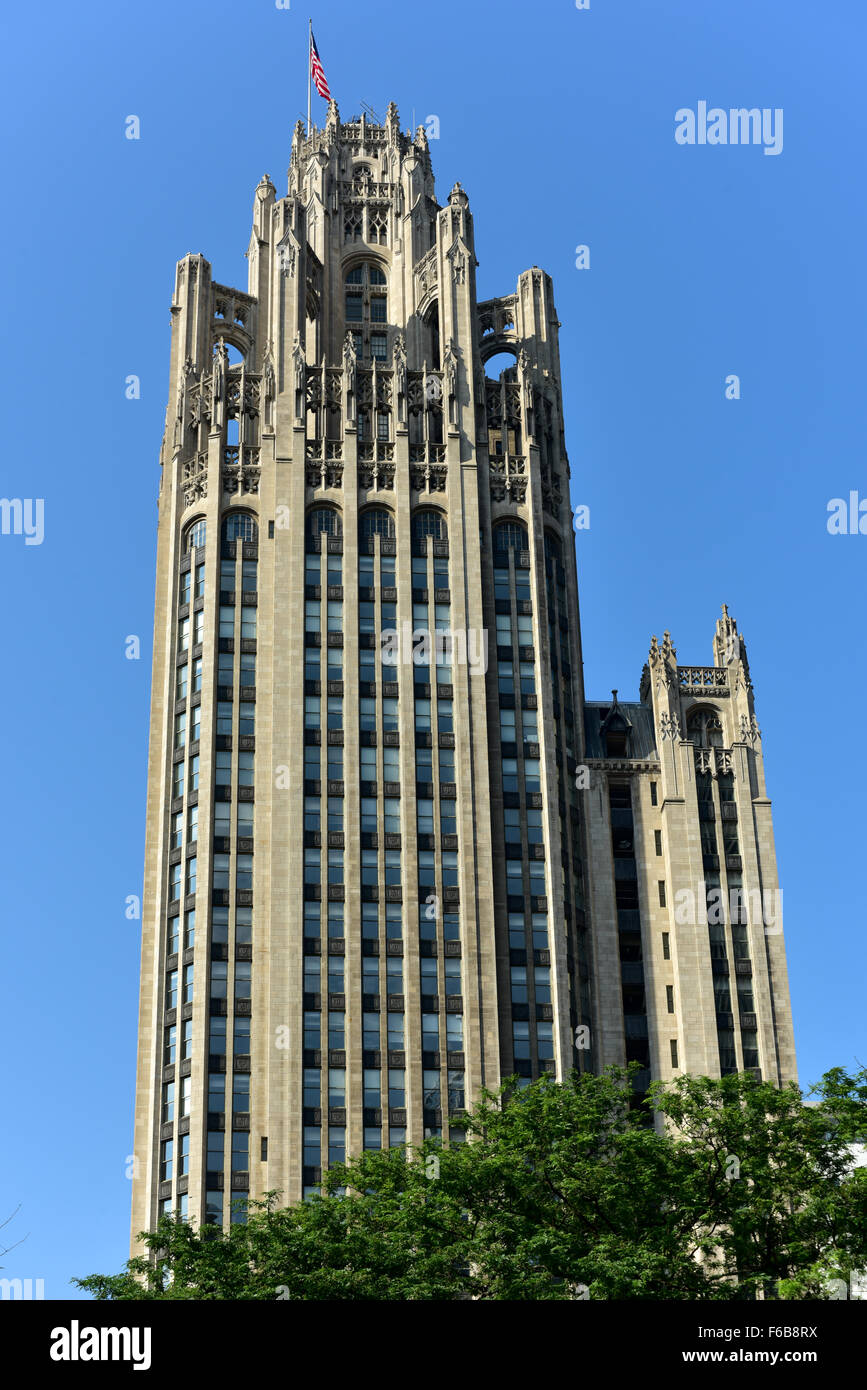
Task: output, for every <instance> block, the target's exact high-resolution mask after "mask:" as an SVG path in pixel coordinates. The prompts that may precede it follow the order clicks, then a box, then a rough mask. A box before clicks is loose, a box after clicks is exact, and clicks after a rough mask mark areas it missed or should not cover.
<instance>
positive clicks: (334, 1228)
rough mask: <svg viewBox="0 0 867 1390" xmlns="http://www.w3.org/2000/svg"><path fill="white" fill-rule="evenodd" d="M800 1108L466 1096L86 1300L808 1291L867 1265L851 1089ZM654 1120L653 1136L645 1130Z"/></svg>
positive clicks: (578, 1090)
mask: <svg viewBox="0 0 867 1390" xmlns="http://www.w3.org/2000/svg"><path fill="white" fill-rule="evenodd" d="M819 1092H820V1099H819V1101H818V1102H817V1103H816V1104H814V1105H805V1104H804V1102H803V1099H802V1097H801V1093H800V1092H799V1091H798V1089H797V1087H795V1086H791V1087H787V1088H784V1089H783V1090H777V1089H776V1088H775V1087H773V1086H771V1085H770V1084H768V1083H762V1082H758V1081H756V1080H755V1079H754V1078H753V1077H752V1076H749V1075H747V1076H736V1077H725V1078H723V1079H722V1080H709V1079H707V1078H702V1077H698V1078H696V1077H681V1078H678V1079H677V1080H676V1081H675V1082H673V1083H670V1084H668V1085H661V1084H658V1083H657V1084H656V1085H654V1086H653V1087H651V1091H650V1094H649V1098H648V1102H647V1103H645V1104H644V1105H643V1106H638V1107H636V1106H635V1104H634V1097H632V1096H631V1093H630V1087H629V1077H628V1073H627V1072H626V1071H622V1070H619V1069H616V1068H612V1069H610V1070H609V1071H608V1072H606V1073H605V1074H604V1075H603V1076H579V1075H577V1074H575V1075H573V1076H572V1077H571V1078H570V1079H569V1080H568V1081H566V1082H564V1083H562V1084H558V1083H555V1082H554V1081H552V1080H551V1079H550V1078H542V1079H541V1080H539V1081H537V1082H534V1083H533V1084H532V1085H531V1086H528V1087H526V1088H525V1089H522V1090H519V1089H516V1088H515V1085H514V1083H512V1084H510V1085H505V1086H504V1087H503V1088H501V1090H500V1091H498V1092H496V1093H490V1092H486V1093H484V1094H483V1095H482V1097H481V1099H480V1100H479V1102H478V1104H477V1105H476V1107H475V1109H474V1110H473V1111H472V1112H471V1113H470V1114H469V1115H468V1116H467V1118H466V1122H465V1123H466V1131H467V1141H468V1142H466V1143H463V1144H458V1145H453V1146H451V1147H450V1148H448V1149H442V1148H440V1147H439V1146H438V1145H436V1144H434V1143H431V1142H429V1143H427V1144H425V1145H424V1146H423V1147H422V1148H421V1149H420V1150H418V1151H417V1152H416V1153H415V1154H413V1155H411V1156H410V1155H407V1154H405V1153H404V1152H403V1150H395V1149H393V1150H388V1151H384V1152H365V1153H362V1154H360V1155H358V1157H356V1158H353V1159H350V1160H349V1161H348V1162H347V1163H346V1164H345V1165H340V1166H338V1167H335V1168H334V1169H332V1170H330V1171H329V1172H328V1173H327V1174H326V1176H325V1182H324V1189H323V1194H322V1195H321V1196H318V1195H317V1196H315V1197H313V1198H312V1199H311V1200H309V1201H307V1202H304V1203H301V1204H298V1205H296V1206H294V1207H290V1208H285V1207H282V1208H281V1207H279V1206H278V1205H277V1194H271V1195H270V1196H269V1197H268V1199H267V1200H265V1201H264V1202H261V1203H251V1205H250V1210H249V1213H248V1219H247V1221H246V1222H243V1223H234V1224H232V1225H231V1226H230V1227H229V1228H228V1229H227V1230H225V1231H223V1230H221V1229H219V1228H215V1227H213V1226H205V1227H202V1228H195V1227H193V1226H192V1225H190V1224H188V1223H187V1222H185V1221H183V1220H180V1219H177V1220H173V1219H172V1218H163V1219H162V1220H161V1221H160V1223H159V1225H158V1227H157V1230H156V1231H154V1232H151V1233H143V1234H142V1237H141V1239H142V1241H143V1243H144V1245H145V1248H146V1251H147V1253H146V1254H143V1255H140V1256H137V1257H136V1258H134V1259H133V1260H131V1261H129V1263H128V1264H127V1266H126V1269H125V1270H124V1272H123V1273H121V1274H118V1275H113V1276H107V1275H90V1276H88V1277H87V1278H85V1279H80V1280H75V1281H74V1282H75V1283H76V1284H77V1285H78V1286H79V1287H80V1288H82V1289H85V1290H87V1291H89V1292H90V1293H92V1294H93V1295H94V1297H96V1298H98V1299H142V1298H145V1299H191V1298H192V1299H276V1298H288V1299H293V1300H317V1301H320V1300H329V1301H331V1300H342V1299H353V1300H354V1299H368V1300H377V1301H399V1302H406V1301H415V1300H450V1299H458V1298H477V1299H483V1300H502V1299H509V1300H515V1299H517V1300H563V1299H575V1298H584V1297H589V1298H594V1299H599V1298H602V1299H615V1298H616V1299H701V1300H707V1299H734V1298H741V1299H742V1298H752V1297H755V1294H756V1292H757V1291H758V1290H761V1291H762V1292H763V1293H764V1295H765V1296H771V1297H777V1296H779V1297H787V1298H804V1297H816V1296H827V1290H828V1287H829V1280H831V1279H840V1278H843V1279H848V1277H849V1274H850V1273H851V1272H852V1271H853V1270H854V1269H857V1268H858V1267H859V1266H860V1267H864V1266H865V1265H867V1208H865V1188H867V1185H865V1178H867V1171H865V1170H858V1171H855V1172H853V1171H852V1161H851V1156H850V1153H849V1148H848V1145H849V1144H850V1143H852V1142H853V1141H854V1140H855V1139H857V1138H858V1136H859V1135H863V1134H864V1131H865V1114H867V1075H865V1073H864V1072H863V1071H862V1072H860V1073H858V1074H857V1075H855V1076H849V1075H848V1074H847V1073H845V1072H844V1071H842V1070H841V1069H836V1070H835V1071H834V1072H829V1073H828V1075H827V1076H826V1077H825V1078H824V1080H823V1082H822V1083H821V1085H820V1087H819ZM654 1121H655V1123H654Z"/></svg>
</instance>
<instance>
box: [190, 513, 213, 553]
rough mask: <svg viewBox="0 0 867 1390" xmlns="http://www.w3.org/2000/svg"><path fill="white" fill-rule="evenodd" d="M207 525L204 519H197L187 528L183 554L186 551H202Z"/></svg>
mask: <svg viewBox="0 0 867 1390" xmlns="http://www.w3.org/2000/svg"><path fill="white" fill-rule="evenodd" d="M207 531H208V523H207V522H206V521H205V519H204V517H201V516H200V517H199V518H198V519H197V520H196V521H193V522H191V523H190V525H189V526H188V527H187V534H186V536H185V537H184V553H186V552H187V551H188V550H204V548H205V540H206V537H207Z"/></svg>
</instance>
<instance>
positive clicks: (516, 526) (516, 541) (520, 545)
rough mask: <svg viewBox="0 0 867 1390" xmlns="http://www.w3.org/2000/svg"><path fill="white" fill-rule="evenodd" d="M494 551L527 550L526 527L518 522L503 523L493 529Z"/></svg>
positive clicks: (528, 544)
mask: <svg viewBox="0 0 867 1390" xmlns="http://www.w3.org/2000/svg"><path fill="white" fill-rule="evenodd" d="M494 549H495V550H499V551H503V550H529V549H530V542H529V539H528V537H527V530H526V527H524V526H522V525H521V523H520V521H503V522H501V523H500V525H499V526H496V527H495V528H494Z"/></svg>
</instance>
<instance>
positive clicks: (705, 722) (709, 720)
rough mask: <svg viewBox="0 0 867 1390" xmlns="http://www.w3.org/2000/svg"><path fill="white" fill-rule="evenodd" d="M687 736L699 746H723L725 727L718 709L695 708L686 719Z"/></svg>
mask: <svg viewBox="0 0 867 1390" xmlns="http://www.w3.org/2000/svg"><path fill="white" fill-rule="evenodd" d="M686 730H687V732H686V737H687V741H688V742H689V743H694V744H695V745H696V747H698V748H722V746H723V727H722V724H721V723H720V720H719V717H718V715H717V713H716V710H712V709H694V710H692V711H691V712H690V715H689V718H688V719H687V721H686Z"/></svg>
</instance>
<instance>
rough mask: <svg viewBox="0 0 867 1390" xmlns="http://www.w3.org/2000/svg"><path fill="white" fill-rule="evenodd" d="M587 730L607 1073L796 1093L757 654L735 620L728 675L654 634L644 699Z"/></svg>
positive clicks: (719, 663) (607, 709)
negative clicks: (769, 1084) (756, 1082)
mask: <svg viewBox="0 0 867 1390" xmlns="http://www.w3.org/2000/svg"><path fill="white" fill-rule="evenodd" d="M586 730H587V750H588V763H589V766H590V769H591V789H590V793H589V796H588V799H587V804H588V808H589V816H588V832H589V834H590V837H591V844H592V848H591V854H590V858H591V863H592V869H593V908H594V920H593V937H594V944H595V952H596V960H597V964H598V973H597V978H596V981H595V993H596V1001H595V1002H596V1007H597V1011H598V1017H599V1018H600V1031H601V1034H602V1042H603V1048H602V1051H603V1054H604V1058H603V1060H605V1061H608V1062H623V1061H624V1060H640V1061H642V1062H644V1064H645V1070H644V1071H643V1072H642V1075H641V1076H640V1077H639V1087H640V1088H642V1089H643V1088H644V1086H645V1085H646V1084H647V1081H648V1080H649V1079H656V1078H668V1077H670V1076H673V1075H676V1074H677V1073H678V1072H681V1071H686V1072H691V1073H695V1074H701V1075H709V1076H720V1075H722V1076H725V1075H728V1074H731V1073H734V1072H740V1071H752V1072H754V1073H755V1075H756V1076H759V1077H761V1078H763V1079H765V1080H771V1081H773V1082H775V1083H776V1084H778V1085H780V1084H784V1083H785V1082H786V1081H788V1080H790V1079H792V1078H794V1077H795V1055H794V1043H793V1036H792V1025H791V1014H790V1005H789V991H788V979H787V971H786V961H785V950H784V945H783V936H782V931H783V927H782V894H781V892H780V890H779V884H778V880H777V868H776V857H775V852H774V842H773V827H772V823H771V804H770V801H769V800H768V797H767V794H766V786H765V771H764V758H763V753H762V738H761V732H760V730H759V727H758V724H757V722H756V714H755V701H754V692H753V686H752V681H751V679H750V673H749V663H748V661H747V653H746V645H745V643H744V640H743V638H742V636H741V635H740V634H739V632H738V628H737V623H736V622H735V620H734V619H733V618H732V617H731V616H730V615H729V613H728V610H727V608H725V607H724V608H723V614H722V617H721V618H720V619H719V620H718V622H717V624H716V629H715V633H714V639H713V664H712V665H709V666H697V665H681V664H680V663H679V662H678V657H677V651H676V648H675V646H674V644H673V642H672V639H671V635H670V633H668V632H665V633H664V634H663V638H662V641H661V642H660V641H659V640H658V639H657V638H656V637H654V638H653V639H652V641H651V645H650V652H649V655H648V661H647V664H646V665H645V667H644V671H643V674H642V679H641V699H640V702H639V703H637V704H634V705H622V704H619V703H618V701H617V693H616V692H615V693H614V699H613V702H612V703H611V704H605V705H602V704H597V703H595V702H590V703H588V705H587V710H586ZM618 974H619V980H618V978H617V976H618ZM621 1027H622V1033H620V1028H621Z"/></svg>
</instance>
